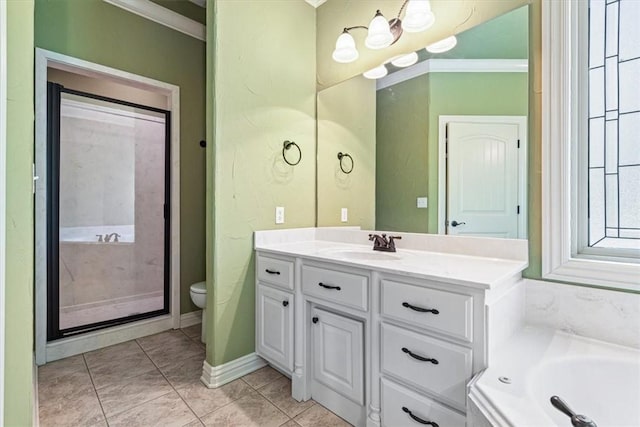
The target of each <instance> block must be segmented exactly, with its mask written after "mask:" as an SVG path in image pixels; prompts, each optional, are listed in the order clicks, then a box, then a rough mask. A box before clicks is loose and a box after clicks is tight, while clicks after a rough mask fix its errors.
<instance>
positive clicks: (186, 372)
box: [160, 355, 204, 389]
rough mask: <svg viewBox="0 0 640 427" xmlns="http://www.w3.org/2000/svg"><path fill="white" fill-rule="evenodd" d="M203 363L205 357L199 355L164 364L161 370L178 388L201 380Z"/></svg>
mask: <svg viewBox="0 0 640 427" xmlns="http://www.w3.org/2000/svg"><path fill="white" fill-rule="evenodd" d="M203 363H204V357H203V356H200V355H197V356H192V357H189V358H187V359H182V360H179V361H176V362H174V363H172V364H170V365H167V366H164V367H162V368H160V371H161V372H162V373H163V374H164V376H165V377H166V378H167V379H168V380H169V382H170V383H171V385H172V386H174V387H175V388H176V389H178V388H182V387H185V386H187V385H189V384H193V383H198V382H199V381H200V377H201V376H202V364H203Z"/></svg>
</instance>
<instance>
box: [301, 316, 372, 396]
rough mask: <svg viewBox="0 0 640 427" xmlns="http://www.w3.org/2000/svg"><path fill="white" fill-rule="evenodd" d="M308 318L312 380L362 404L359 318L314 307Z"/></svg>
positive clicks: (361, 332)
mask: <svg viewBox="0 0 640 427" xmlns="http://www.w3.org/2000/svg"><path fill="white" fill-rule="evenodd" d="M312 320H313V325H312V327H311V328H312V334H313V351H312V354H313V358H314V360H313V375H314V380H315V381H318V382H320V383H322V384H324V385H325V386H327V387H329V388H330V389H332V390H334V391H336V392H337V393H340V394H341V395H343V396H345V397H347V398H349V399H351V400H353V401H354V402H356V403H358V404H360V405H363V404H364V384H363V370H364V358H363V352H362V350H363V326H362V322H358V321H356V320H352V319H349V318H347V317H343V316H339V315H336V314H333V313H329V312H327V311H324V310H321V309H318V308H314V309H313V319H312Z"/></svg>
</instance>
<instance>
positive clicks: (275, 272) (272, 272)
mask: <svg viewBox="0 0 640 427" xmlns="http://www.w3.org/2000/svg"><path fill="white" fill-rule="evenodd" d="M265 271H266V272H267V273H269V274H277V275H278V276H279V275H280V272H279V271H276V270H269V269H268V268H267V269H266V270H265Z"/></svg>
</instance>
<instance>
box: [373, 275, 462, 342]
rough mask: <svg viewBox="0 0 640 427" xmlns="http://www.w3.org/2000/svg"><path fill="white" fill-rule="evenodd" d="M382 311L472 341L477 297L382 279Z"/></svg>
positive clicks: (413, 323)
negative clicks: (475, 298)
mask: <svg viewBox="0 0 640 427" xmlns="http://www.w3.org/2000/svg"><path fill="white" fill-rule="evenodd" d="M382 314H384V315H386V316H389V317H393V318H395V319H399V320H403V321H405V322H408V323H410V324H412V325H416V326H420V327H424V328H429V329H433V330H436V331H438V332H441V333H444V334H447V335H451V336H452V337H455V338H459V339H462V340H464V341H467V342H471V341H472V339H473V297H471V296H469V295H460V294H456V293H453V292H445V291H437V290H435V289H429V288H423V287H420V286H414V285H409V284H406V283H400V282H393V281H391V280H383V281H382Z"/></svg>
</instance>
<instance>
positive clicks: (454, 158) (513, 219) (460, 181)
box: [445, 116, 526, 239]
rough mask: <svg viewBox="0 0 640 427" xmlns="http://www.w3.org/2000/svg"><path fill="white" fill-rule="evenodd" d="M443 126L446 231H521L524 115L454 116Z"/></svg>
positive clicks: (509, 235)
mask: <svg viewBox="0 0 640 427" xmlns="http://www.w3.org/2000/svg"><path fill="white" fill-rule="evenodd" d="M446 129H447V131H446V138H447V141H446V143H447V148H446V157H447V159H446V168H447V173H446V195H447V196H446V201H447V203H446V223H445V225H446V232H447V234H455V235H472V236H479V237H502V238H513V239H516V238H523V237H526V236H525V235H524V234H525V230H526V227H525V225H526V223H525V221H524V218H525V201H524V200H523V198H524V195H525V194H526V191H525V190H526V189H525V188H524V182H525V180H524V175H523V174H524V172H525V163H524V159H525V157H526V155H525V134H524V132H525V129H526V117H490V116H484V117H459V118H457V119H452V121H449V122H448V123H447V127H446Z"/></svg>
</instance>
